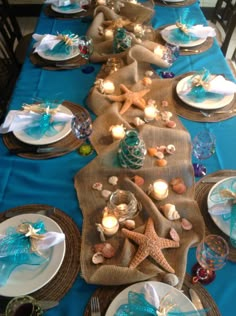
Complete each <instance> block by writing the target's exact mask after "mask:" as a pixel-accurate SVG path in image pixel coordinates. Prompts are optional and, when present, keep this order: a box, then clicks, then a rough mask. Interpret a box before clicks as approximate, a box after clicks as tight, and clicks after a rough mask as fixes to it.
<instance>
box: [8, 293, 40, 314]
mask: <svg viewBox="0 0 236 316" xmlns="http://www.w3.org/2000/svg"><path fill="white" fill-rule="evenodd" d="M5 315H6V316H41V315H43V310H42V309H41V308H40V306H39V305H38V304H37V301H36V299H35V298H33V297H31V296H29V295H25V296H17V297H14V298H13V299H11V300H10V302H9V303H8V304H7V307H6V310H5Z"/></svg>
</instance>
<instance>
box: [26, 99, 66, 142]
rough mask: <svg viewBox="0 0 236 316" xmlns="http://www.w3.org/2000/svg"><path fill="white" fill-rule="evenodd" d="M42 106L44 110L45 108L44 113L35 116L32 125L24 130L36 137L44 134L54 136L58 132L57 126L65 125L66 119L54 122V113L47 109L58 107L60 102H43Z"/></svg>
mask: <svg viewBox="0 0 236 316" xmlns="http://www.w3.org/2000/svg"><path fill="white" fill-rule="evenodd" d="M40 107H41V108H42V110H45V111H44V113H42V114H38V116H37V117H35V120H34V122H33V123H32V125H31V126H28V127H27V128H25V129H24V132H25V133H26V134H27V135H28V136H30V137H32V138H34V139H40V138H42V137H43V136H47V137H52V136H54V135H56V134H57V133H58V131H57V129H56V128H55V127H56V126H57V125H61V126H63V125H65V122H64V121H63V122H60V121H57V122H54V121H53V115H52V114H50V113H47V109H48V110H50V109H55V108H57V107H58V103H51V102H45V103H42V104H41V105H40Z"/></svg>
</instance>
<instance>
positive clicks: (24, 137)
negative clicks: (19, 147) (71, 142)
mask: <svg viewBox="0 0 236 316" xmlns="http://www.w3.org/2000/svg"><path fill="white" fill-rule="evenodd" d="M58 110H59V111H60V112H62V113H66V114H70V115H73V113H72V112H71V110H70V109H68V108H67V107H65V106H63V105H59V107H58ZM54 128H55V129H56V130H57V133H56V134H55V135H53V136H43V137H42V138H40V139H35V138H33V137H31V136H30V135H28V134H26V132H25V131H23V130H22V131H13V134H14V135H15V137H16V138H17V139H19V140H20V141H22V142H23V143H26V144H30V145H48V144H52V143H55V142H57V141H59V140H61V139H63V138H64V137H66V136H67V135H68V134H69V133H70V132H71V120H69V121H67V122H65V124H58V125H55V127H54Z"/></svg>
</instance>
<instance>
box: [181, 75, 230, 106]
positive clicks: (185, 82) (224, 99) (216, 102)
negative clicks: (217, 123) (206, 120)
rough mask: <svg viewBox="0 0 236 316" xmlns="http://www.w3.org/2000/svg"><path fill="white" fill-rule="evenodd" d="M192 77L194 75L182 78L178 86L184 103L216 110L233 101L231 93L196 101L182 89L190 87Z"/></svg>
mask: <svg viewBox="0 0 236 316" xmlns="http://www.w3.org/2000/svg"><path fill="white" fill-rule="evenodd" d="M191 77H192V75H190V76H187V77H185V78H183V79H181V80H180V81H179V82H178V84H177V86H176V92H177V95H178V97H179V98H180V99H181V100H182V101H183V102H184V103H186V104H188V105H190V106H192V107H194V108H197V109H202V110H216V109H221V108H223V107H225V106H226V105H228V104H229V103H230V102H232V101H233V99H234V94H230V95H222V96H219V99H214V98H212V99H210V98H206V99H205V100H204V101H202V102H195V101H194V100H192V99H191V98H190V97H189V96H187V95H185V94H183V93H182V91H185V90H186V89H187V88H188V86H189V82H190V79H191Z"/></svg>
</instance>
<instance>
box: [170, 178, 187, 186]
mask: <svg viewBox="0 0 236 316" xmlns="http://www.w3.org/2000/svg"><path fill="white" fill-rule="evenodd" d="M178 183H184V180H183V179H182V178H173V179H171V181H170V185H176V184H178Z"/></svg>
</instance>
